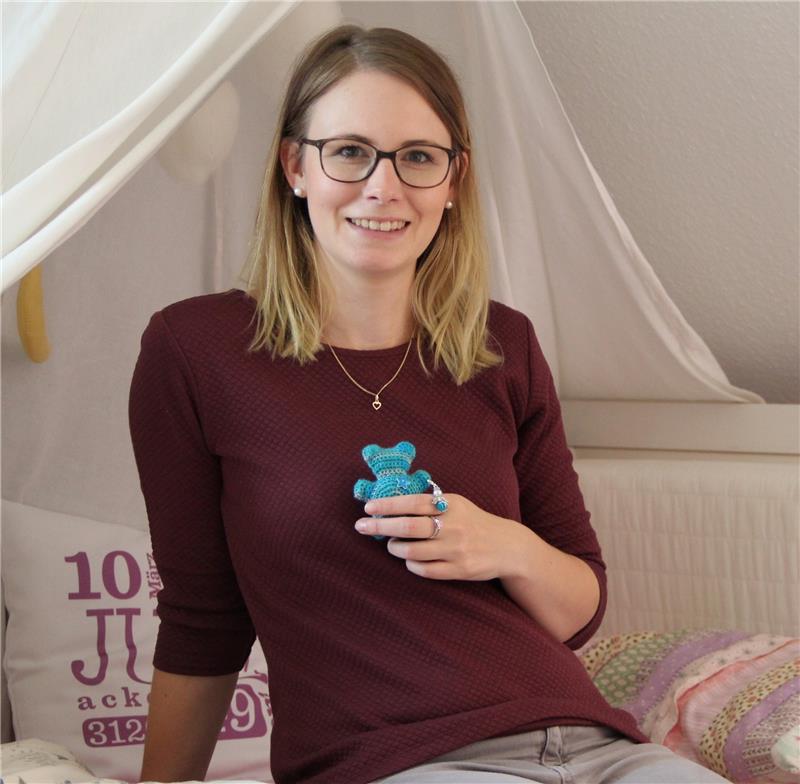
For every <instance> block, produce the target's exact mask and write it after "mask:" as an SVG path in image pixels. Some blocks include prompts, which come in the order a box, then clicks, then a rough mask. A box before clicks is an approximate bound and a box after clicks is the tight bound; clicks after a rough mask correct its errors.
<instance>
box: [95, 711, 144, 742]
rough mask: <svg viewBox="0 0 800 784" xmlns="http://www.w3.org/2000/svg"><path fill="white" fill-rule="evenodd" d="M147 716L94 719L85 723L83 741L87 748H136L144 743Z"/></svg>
mask: <svg viewBox="0 0 800 784" xmlns="http://www.w3.org/2000/svg"><path fill="white" fill-rule="evenodd" d="M146 727H147V717H146V716H114V717H108V718H103V719H98V718H93V719H87V720H86V721H84V722H83V727H82V729H83V740H84V743H86V745H87V746H92V747H93V748H96V747H99V746H134V745H136V744H139V743H144V735H145V729H146Z"/></svg>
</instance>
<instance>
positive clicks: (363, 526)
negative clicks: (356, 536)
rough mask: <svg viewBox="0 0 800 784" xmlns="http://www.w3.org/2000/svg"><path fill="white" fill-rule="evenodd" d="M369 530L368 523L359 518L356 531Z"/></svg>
mask: <svg viewBox="0 0 800 784" xmlns="http://www.w3.org/2000/svg"><path fill="white" fill-rule="evenodd" d="M366 530H367V524H366V523H365V522H363V521H362V520H359V521H358V522H357V523H356V531H361V532H362V533H363V532H364V531H366Z"/></svg>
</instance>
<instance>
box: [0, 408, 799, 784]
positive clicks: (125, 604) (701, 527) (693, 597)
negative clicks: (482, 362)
mask: <svg viewBox="0 0 800 784" xmlns="http://www.w3.org/2000/svg"><path fill="white" fill-rule="evenodd" d="M563 413H564V422H565V428H566V430H567V436H568V441H569V443H570V445H571V448H572V451H573V455H574V458H575V463H574V465H575V468H576V471H577V473H578V475H579V479H580V484H581V489H582V491H583V494H584V497H585V500H586V505H587V507H588V508H589V510H590V511H591V513H592V521H593V524H594V526H595V528H596V530H597V533H598V537H599V538H600V541H601V544H602V546H603V550H604V554H605V557H606V560H607V563H608V577H609V608H608V611H607V613H606V616H605V620H604V622H603V625H602V626H601V628H600V630H599V632H598V634H597V635H596V636H595V638H594V639H593V640H592V641H591V642H590V643H589V644H588V645H587V646H585V647H584V649H582V650H581V651H579V652H578V654H579V655H580V656H581V657H582V660H583V662H584V664H585V666H586V667H587V669H588V670H589V672H590V673H591V674H592V677H593V678H594V679H595V681H596V683H597V684H598V686H599V687H600V688H601V690H603V691H604V693H605V694H606V696H607V698H608V699H609V700H610V701H612V702H614V703H615V704H618V705H622V706H624V707H626V708H627V709H629V710H631V712H632V713H634V715H635V716H636V718H637V721H639V723H640V726H642V728H643V729H645V730H646V731H647V733H648V734H649V735H650V737H651V738H653V740H656V741H657V742H662V743H665V744H666V745H668V746H670V747H671V748H673V749H675V750H676V751H677V752H678V753H681V754H684V755H685V756H688V757H690V758H692V759H695V760H697V761H699V762H701V763H702V764H705V765H707V766H709V767H712V768H715V769H717V770H718V771H719V772H721V773H722V774H723V775H724V776H726V777H728V778H730V779H731V780H732V781H736V782H800V745H799V744H800V689H799V686H798V684H799V683H800V671H799V670H798V667H799V666H800V640H799V639H798V638H800V615H799V614H798V603H797V597H798V595H800V591H798V588H800V576H799V575H800V569H799V568H798V555H799V552H800V550H799V548H798V538H799V537H798V528H799V526H798V497H799V496H800V491H799V485H800V479H799V475H800V471H799V469H800V447H799V446H798V426H799V425H800V406H794V405H785V406H783V405H749V404H717V403H651V402H646V401H641V402H631V403H627V402H626V403H609V402H599V401H566V402H564V404H563ZM2 577H3V592H4V607H5V608H6V610H7V612H6V616H7V623H6V624H4V628H3V632H4V638H3V647H4V656H3V741H4V746H3V758H2V776H3V781H4V782H6V783H12V784H16V782H18V781H27V782H30V781H48V782H49V781H58V782H63V781H67V780H70V781H73V782H76V781H84V780H85V781H112V780H113V781H131V780H135V778H136V775H137V771H138V765H139V759H140V755H141V748H142V746H141V742H142V739H143V732H144V717H145V715H146V696H145V694H146V686H147V681H148V679H149V675H148V664H149V661H150V659H149V656H150V654H151V652H152V646H153V643H154V636H155V619H154V618H153V615H152V610H153V606H154V597H155V593H156V592H157V590H158V587H159V583H158V576H157V573H156V572H155V569H154V568H153V564H152V558H151V556H150V554H149V541H148V538H147V534H146V531H145V530H143V529H141V530H139V529H132V528H126V527H124V526H117V525H111V524H108V523H103V522H102V521H94V520H87V519H85V518H78V517H75V516H72V515H65V514H62V513H57V512H52V511H48V510H42V509H37V508H35V507H32V506H27V505H23V504H16V503H13V502H9V501H4V502H3V572H2ZM6 679H7V683H6ZM268 684H269V679H268V673H267V668H266V663H265V661H264V658H263V653H262V652H261V651H260V650H257V646H256V649H254V651H253V654H252V655H251V657H250V660H249V661H248V663H247V665H246V667H245V668H244V670H243V671H242V673H241V675H240V678H239V683H238V686H237V690H236V693H235V697H234V701H233V703H232V707H231V711H230V712H229V715H228V717H227V718H226V721H225V725H224V727H223V731H222V735H221V741H220V743H218V744H217V751H216V752H215V755H214V759H213V760H212V766H211V768H210V771H209V778H210V779H213V780H229V779H237V780H253V781H259V780H260V781H264V780H268V779H267V778H266V777H265V775H264V773H263V771H264V770H265V769H266V766H267V760H266V752H265V749H266V748H267V747H268V736H269V732H270V730H271V726H272V714H271V708H270V703H269V689H268ZM15 738H16V739H17V740H16V741H14V739H15ZM33 739H38V740H35V741H34V740H33ZM48 755H49V756H48ZM48 760H49V762H48ZM81 771H85V772H81ZM90 771H91V773H90Z"/></svg>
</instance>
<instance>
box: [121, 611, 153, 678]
mask: <svg viewBox="0 0 800 784" xmlns="http://www.w3.org/2000/svg"><path fill="white" fill-rule="evenodd" d="M117 615H123V616H125V646H126V647H127V649H128V662H127V664H126V665H125V671H126V672H127V673H128V677H129V678H130V679H131V680H132V681H136V682H137V683H150V681H146V680H145V679H144V678H140V677H139V676H138V675H137V674H136V670H135V665H136V642H135V641H134V639H133V618H134V616H135V615H141V612H140V611H139V610H138V609H137V608H136V607H126V608H118V609H117Z"/></svg>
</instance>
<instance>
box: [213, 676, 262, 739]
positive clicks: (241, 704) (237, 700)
mask: <svg viewBox="0 0 800 784" xmlns="http://www.w3.org/2000/svg"><path fill="white" fill-rule="evenodd" d="M266 734H267V722H266V720H265V719H264V712H263V711H262V709H261V704H260V701H259V698H258V695H257V694H256V692H255V690H254V689H253V687H252V686H250V684H249V683H238V684H237V685H236V691H235V692H234V693H233V699H232V700H231V706H230V708H229V709H228V714H227V716H225V721H224V722H223V724H222V731H221V732H220V734H219V740H233V739H235V738H259V737H261V736H262V735H266Z"/></svg>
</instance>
